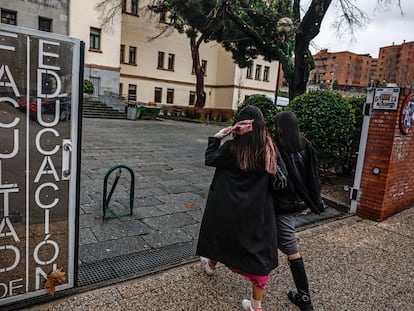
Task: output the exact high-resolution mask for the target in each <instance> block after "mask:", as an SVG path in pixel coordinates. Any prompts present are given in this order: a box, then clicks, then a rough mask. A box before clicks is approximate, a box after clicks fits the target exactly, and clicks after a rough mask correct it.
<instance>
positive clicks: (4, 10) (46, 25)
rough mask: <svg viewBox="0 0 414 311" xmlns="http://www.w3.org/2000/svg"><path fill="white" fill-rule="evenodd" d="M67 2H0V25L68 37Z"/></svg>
mask: <svg viewBox="0 0 414 311" xmlns="http://www.w3.org/2000/svg"><path fill="white" fill-rule="evenodd" d="M68 9H69V0H1V1H0V14H1V23H4V24H10V25H15V26H21V27H25V28H31V29H38V30H42V31H47V32H53V33H57V34H61V35H68V33H69V25H68V15H69V12H68Z"/></svg>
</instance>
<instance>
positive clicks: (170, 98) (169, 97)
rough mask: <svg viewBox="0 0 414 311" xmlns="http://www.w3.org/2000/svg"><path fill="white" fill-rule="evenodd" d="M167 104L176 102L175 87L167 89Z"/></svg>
mask: <svg viewBox="0 0 414 311" xmlns="http://www.w3.org/2000/svg"><path fill="white" fill-rule="evenodd" d="M167 104H174V89H167Z"/></svg>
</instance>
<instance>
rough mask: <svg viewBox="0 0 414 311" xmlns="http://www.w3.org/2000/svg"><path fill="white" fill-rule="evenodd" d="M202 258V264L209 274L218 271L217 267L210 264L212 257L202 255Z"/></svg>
mask: <svg viewBox="0 0 414 311" xmlns="http://www.w3.org/2000/svg"><path fill="white" fill-rule="evenodd" d="M200 260H201V264H202V265H203V268H204V271H205V272H206V273H207V274H208V275H213V274H214V272H216V267H212V266H210V263H209V262H210V259H208V258H206V257H200Z"/></svg>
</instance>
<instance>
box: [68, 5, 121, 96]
mask: <svg viewBox="0 0 414 311" xmlns="http://www.w3.org/2000/svg"><path fill="white" fill-rule="evenodd" d="M98 3H99V0H88V1H82V0H71V1H70V10H69V12H70V14H69V36H71V37H75V38H79V39H81V40H82V41H84V42H85V67H84V72H83V77H84V79H87V80H90V81H91V82H92V83H93V85H94V93H93V94H92V96H93V97H95V98H99V97H100V96H105V95H110V94H118V85H119V76H120V64H119V46H120V44H121V23H120V22H121V14H120V13H119V14H117V15H115V16H114V19H113V23H112V24H111V25H110V27H103V26H102V17H101V16H102V14H101V12H99V11H97V9H96V5H97V4H98Z"/></svg>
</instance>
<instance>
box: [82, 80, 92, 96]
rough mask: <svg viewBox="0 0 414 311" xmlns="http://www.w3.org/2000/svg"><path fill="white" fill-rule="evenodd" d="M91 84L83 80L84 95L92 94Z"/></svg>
mask: <svg viewBox="0 0 414 311" xmlns="http://www.w3.org/2000/svg"><path fill="white" fill-rule="evenodd" d="M93 90H94V88H93V84H92V82H91V81H89V80H83V92H84V93H86V94H92V93H93Z"/></svg>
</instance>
